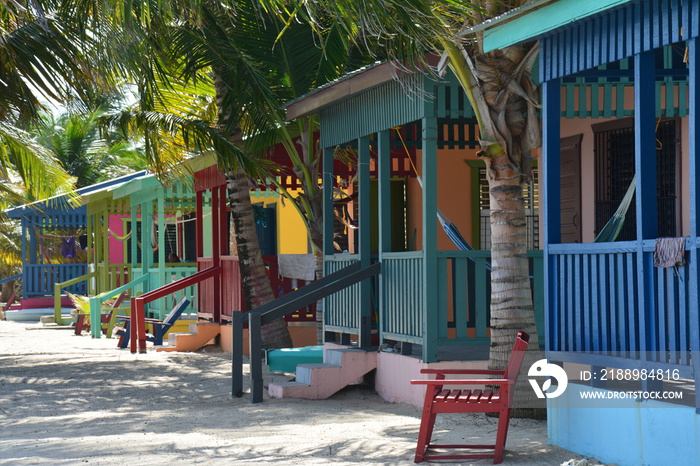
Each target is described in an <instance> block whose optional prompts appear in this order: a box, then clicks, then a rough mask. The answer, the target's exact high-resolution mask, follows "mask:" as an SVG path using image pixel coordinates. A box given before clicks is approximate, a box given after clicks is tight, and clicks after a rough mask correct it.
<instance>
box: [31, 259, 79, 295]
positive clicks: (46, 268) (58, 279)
mask: <svg viewBox="0 0 700 466" xmlns="http://www.w3.org/2000/svg"><path fill="white" fill-rule="evenodd" d="M86 272H87V265H86V264H26V265H25V266H24V276H23V281H22V286H23V290H24V295H25V296H29V297H31V296H46V295H50V294H51V290H53V289H54V284H55V283H62V282H67V281H69V280H72V279H74V278H77V277H80V276H82V275H85V273H86ZM66 290H67V291H69V292H71V293H74V294H86V293H87V292H88V288H87V283H85V282H84V281H82V280H78V281H71V284H70V285H67V286H66Z"/></svg>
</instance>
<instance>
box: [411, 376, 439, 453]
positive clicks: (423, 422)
mask: <svg viewBox="0 0 700 466" xmlns="http://www.w3.org/2000/svg"><path fill="white" fill-rule="evenodd" d="M433 397H434V391H433V390H431V389H430V387H428V388H427V389H426V394H425V403H424V404H423V414H422V416H421V419H420V430H419V431H418V443H417V444H416V457H415V459H414V462H416V463H420V462H421V461H423V456H425V452H426V450H427V449H428V445H430V439H431V438H432V436H433V427H435V416H436V414H435V413H433Z"/></svg>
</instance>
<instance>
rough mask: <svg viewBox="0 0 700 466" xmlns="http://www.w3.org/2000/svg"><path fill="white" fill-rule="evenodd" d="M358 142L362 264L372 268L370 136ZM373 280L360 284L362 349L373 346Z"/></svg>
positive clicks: (363, 266)
mask: <svg viewBox="0 0 700 466" xmlns="http://www.w3.org/2000/svg"><path fill="white" fill-rule="evenodd" d="M357 142H358V149H357V151H358V170H357V171H358V194H359V201H360V202H359V207H360V219H359V227H360V248H359V252H360V264H362V268H366V267H369V266H370V259H371V258H370V254H371V248H370V244H371V225H370V223H371V217H372V216H371V212H370V200H371V190H370V183H369V181H370V180H369V150H370V147H369V144H370V142H369V136H362V137H360V139H359V140H358V141H357ZM370 280H371V279H369V278H368V279H366V280H363V281H362V282H361V283H360V334H359V336H358V343H359V346H360V348H367V347H369V346H371V344H372V294H371V293H372V284H371V282H370Z"/></svg>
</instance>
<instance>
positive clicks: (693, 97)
mask: <svg viewBox="0 0 700 466" xmlns="http://www.w3.org/2000/svg"><path fill="white" fill-rule="evenodd" d="M699 40H700V39H697V38H694V39H690V40H689V41H688V64H689V67H690V70H689V72H690V75H689V87H690V95H689V107H690V118H689V119H690V122H689V131H688V133H689V135H688V138H689V142H690V150H689V152H690V154H689V170H688V171H689V173H688V186H689V189H690V238H691V241H690V245H691V248H690V264H689V266H690V270H689V272H690V279H689V282H690V283H688V288H689V295H690V296H698V292H700V291H699V290H698V284H699V282H700V273H699V272H700V270H699V268H700V264H698V261H700V253H699V252H698V244H697V239H698V235H700V217H699V216H698V207H699V206H700V189H698V183H697V179H698V176H700V167H698V162H699V161H700V144H699V143H698V142H699V138H700V115H698V111H700V90H699V89H698V85H700V44H699V43H698V41H699ZM688 305H689V307H690V309H689V313H688V314H689V326H690V349H691V351H692V353H691V355H692V360H693V361H697V360H698V359H697V357H698V356H700V318H699V317H698V314H700V309H699V307H700V306H699V305H698V300H697V299H691V300H689V301H688ZM695 393H696V394H697V393H700V370H698V369H697V368H695ZM695 410H696V412H697V413H699V414H700V396H697V395H696V396H695Z"/></svg>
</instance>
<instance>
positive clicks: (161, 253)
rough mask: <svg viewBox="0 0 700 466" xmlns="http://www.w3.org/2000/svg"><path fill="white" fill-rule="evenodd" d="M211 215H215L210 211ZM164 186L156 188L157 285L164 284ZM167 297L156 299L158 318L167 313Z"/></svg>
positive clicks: (163, 316)
mask: <svg viewBox="0 0 700 466" xmlns="http://www.w3.org/2000/svg"><path fill="white" fill-rule="evenodd" d="M212 215H216V213H215V212H212ZM165 236H166V231H165V188H163V187H160V188H158V286H159V287H161V286H164V285H165V276H166V275H165V259H166V258H165ZM166 302H167V298H160V299H159V300H158V311H159V316H158V317H159V318H160V319H163V318H165V316H166V315H167V313H168V311H167V310H166Z"/></svg>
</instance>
